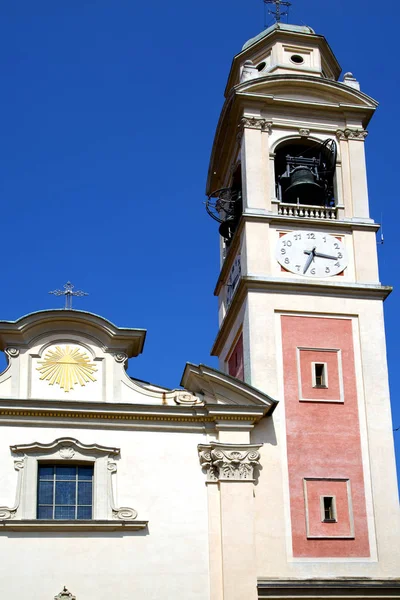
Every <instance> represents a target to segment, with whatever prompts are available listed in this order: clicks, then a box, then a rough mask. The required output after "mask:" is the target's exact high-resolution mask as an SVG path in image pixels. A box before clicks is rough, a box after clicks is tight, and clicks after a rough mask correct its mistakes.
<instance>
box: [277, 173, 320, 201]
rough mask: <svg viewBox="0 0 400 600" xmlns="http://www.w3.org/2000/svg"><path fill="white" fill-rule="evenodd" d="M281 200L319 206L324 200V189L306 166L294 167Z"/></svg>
mask: <svg viewBox="0 0 400 600" xmlns="http://www.w3.org/2000/svg"><path fill="white" fill-rule="evenodd" d="M283 201H284V202H290V203H293V204H297V203H299V204H316V205H320V206H321V205H323V204H324V201H325V194H324V189H323V188H322V187H321V186H320V185H318V183H317V182H316V181H315V175H314V173H313V172H312V171H311V170H310V169H309V168H308V167H304V166H300V167H296V168H295V169H293V171H292V173H291V175H290V185H289V187H288V188H287V189H286V190H285V192H284V194H283Z"/></svg>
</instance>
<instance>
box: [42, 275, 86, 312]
mask: <svg viewBox="0 0 400 600" xmlns="http://www.w3.org/2000/svg"><path fill="white" fill-rule="evenodd" d="M73 290H74V286H73V285H72V283H71V282H70V281H67V283H66V284H65V285H64V290H53V291H52V292H49V294H54V296H65V306H64V309H65V310H72V297H73V296H78V297H80V296H89V294H88V293H87V292H82V291H81V290H76V292H74V291H73Z"/></svg>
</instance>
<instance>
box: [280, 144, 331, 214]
mask: <svg viewBox="0 0 400 600" xmlns="http://www.w3.org/2000/svg"><path fill="white" fill-rule="evenodd" d="M335 166H336V142H335V141H334V140H333V139H331V138H329V139H327V140H325V141H324V142H313V141H311V140H304V139H299V140H290V141H288V142H284V143H282V144H281V145H280V146H278V148H277V150H276V154H275V184H276V196H277V198H278V200H279V201H280V202H284V203H289V204H302V205H309V206H334V205H335V199H334V185H333V180H334V175H335Z"/></svg>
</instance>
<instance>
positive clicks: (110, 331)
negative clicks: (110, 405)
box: [0, 309, 146, 358]
mask: <svg viewBox="0 0 400 600" xmlns="http://www.w3.org/2000/svg"><path fill="white" fill-rule="evenodd" d="M49 332H51V333H52V334H55V333H62V332H68V333H71V334H74V333H76V334H77V335H80V334H84V335H85V336H86V337H89V338H92V339H93V340H96V341H97V342H98V343H99V344H100V345H102V346H104V347H106V348H113V349H115V350H116V351H117V350H119V351H120V352H124V353H126V355H127V357H128V358H131V357H132V356H138V355H139V354H140V353H141V352H142V351H143V346H144V341H145V338H146V330H145V329H131V328H126V327H117V326H116V325H114V324H113V323H111V321H108V320H107V319H104V318H103V317H100V316H99V315H95V314H93V313H89V312H85V311H81V310H60V309H59V310H42V311H38V312H34V313H30V314H28V315H25V316H23V317H21V318H20V319H18V320H17V321H0V350H5V349H6V348H8V347H10V346H17V347H18V346H21V345H24V346H30V345H32V344H34V343H35V342H36V340H38V339H40V338H42V337H45V336H46V335H47V334H49Z"/></svg>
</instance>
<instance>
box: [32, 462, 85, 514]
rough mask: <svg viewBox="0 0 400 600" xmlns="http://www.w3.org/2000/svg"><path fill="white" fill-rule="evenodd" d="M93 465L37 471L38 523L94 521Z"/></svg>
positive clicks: (44, 468)
mask: <svg viewBox="0 0 400 600" xmlns="http://www.w3.org/2000/svg"><path fill="white" fill-rule="evenodd" d="M92 504H93V464H86V465H74V466H71V464H69V465H58V464H56V465H48V464H39V467H38V511H37V515H38V519H66V520H71V519H91V518H92V513H93V508H92Z"/></svg>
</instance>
